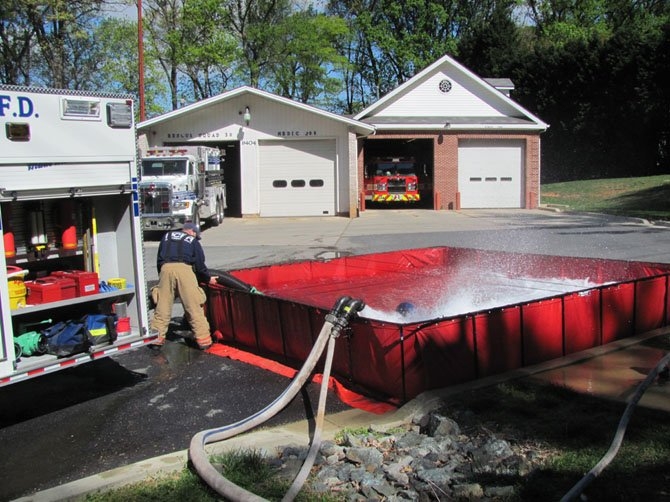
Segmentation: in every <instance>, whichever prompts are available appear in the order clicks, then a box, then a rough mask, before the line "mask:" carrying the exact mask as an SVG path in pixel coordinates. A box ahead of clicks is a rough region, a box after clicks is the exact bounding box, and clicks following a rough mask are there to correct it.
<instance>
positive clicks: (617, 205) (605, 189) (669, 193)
mask: <svg viewBox="0 0 670 502" xmlns="http://www.w3.org/2000/svg"><path fill="white" fill-rule="evenodd" d="M541 201H542V204H557V205H566V206H568V207H569V208H570V209H572V210H575V211H587V212H596V213H605V214H614V215H619V216H633V217H638V218H646V219H649V220H670V175H659V176H644V177H638V178H611V179H598V180H579V181H568V182H563V183H547V184H543V185H542V187H541Z"/></svg>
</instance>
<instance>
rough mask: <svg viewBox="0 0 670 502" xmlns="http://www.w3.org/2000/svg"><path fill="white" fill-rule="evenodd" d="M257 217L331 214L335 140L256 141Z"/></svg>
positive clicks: (332, 206)
mask: <svg viewBox="0 0 670 502" xmlns="http://www.w3.org/2000/svg"><path fill="white" fill-rule="evenodd" d="M259 196H260V209H261V216H324V215H334V214H335V140H306V141H262V142H260V191H259Z"/></svg>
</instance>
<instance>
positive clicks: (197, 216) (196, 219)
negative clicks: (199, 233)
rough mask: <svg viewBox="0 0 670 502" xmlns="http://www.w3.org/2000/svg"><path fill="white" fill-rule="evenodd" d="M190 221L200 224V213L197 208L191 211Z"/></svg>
mask: <svg viewBox="0 0 670 502" xmlns="http://www.w3.org/2000/svg"><path fill="white" fill-rule="evenodd" d="M191 221H192V222H193V223H195V224H196V225H198V226H200V213H199V212H198V209H197V208H196V210H195V211H193V216H192V217H191Z"/></svg>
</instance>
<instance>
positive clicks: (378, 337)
mask: <svg viewBox="0 0 670 502" xmlns="http://www.w3.org/2000/svg"><path fill="white" fill-rule="evenodd" d="M232 274H233V275H234V276H235V277H237V278H238V279H240V280H242V281H245V282H247V283H249V284H253V285H254V286H256V287H257V288H258V289H259V290H261V291H263V293H265V295H261V296H259V295H254V294H249V293H243V292H238V291H232V290H229V289H226V288H225V287H223V286H217V285H213V286H210V287H209V289H208V294H209V301H208V310H209V318H210V321H211V324H212V329H213V330H218V331H219V332H220V333H221V334H222V336H223V342H224V343H228V344H230V345H236V346H238V347H241V348H244V349H245V350H250V351H253V352H254V353H257V354H259V355H261V356H263V357H267V358H269V359H273V360H276V361H279V362H281V363H283V364H286V365H288V366H290V367H293V368H299V367H300V366H301V365H302V363H303V362H304V360H305V359H306V357H307V355H308V354H309V352H310V350H311V348H312V344H313V342H314V340H315V338H316V336H317V335H318V332H319V330H320V328H321V326H322V325H323V321H324V316H325V314H326V313H327V312H328V311H329V310H330V307H331V306H332V305H333V304H334V302H335V301H336V300H337V299H338V298H339V297H341V296H343V295H348V296H351V297H354V298H360V299H362V300H363V301H364V302H365V303H366V305H367V306H368V307H370V308H372V309H374V310H375V311H376V312H377V311H382V312H388V313H390V314H391V315H392V316H393V315H395V317H391V320H388V319H385V320H378V319H377V318H374V316H372V315H367V314H366V311H365V310H364V311H363V312H362V313H361V317H359V318H357V319H356V320H354V322H353V323H352V324H351V336H350V337H343V338H341V339H340V340H338V342H337V345H336V349H335V357H334V361H333V369H332V374H333V376H334V377H335V378H336V379H337V380H338V381H339V382H340V383H341V384H343V385H345V386H347V387H349V388H352V389H355V390H357V391H360V392H363V393H364V394H366V395H368V396H370V397H374V398H377V399H383V400H387V401H388V402H393V403H402V402H405V401H408V400H409V399H412V398H414V397H415V396H417V395H418V394H420V393H421V392H423V391H425V390H429V389H433V388H439V387H446V386H449V385H454V384H457V383H462V382H466V381H469V380H474V379H477V378H482V377H484V376H489V375H494V374H498V373H502V372H505V371H509V370H513V369H518V368H520V367H524V366H527V365H531V364H536V363H540V362H544V361H548V360H550V359H554V358H558V357H562V356H564V355H567V354H571V353H574V352H577V351H580V350H584V349H588V348H591V347H594V346H598V345H602V344H605V343H609V342H611V341H614V340H618V339H621V338H625V337H629V336H633V335H635V334H639V333H643V332H646V331H650V330H653V329H656V328H660V327H662V326H666V325H667V324H668V322H669V319H670V317H669V316H670V314H669V311H670V308H669V307H670V295H669V294H668V288H669V283H670V279H669V278H670V264H659V263H646V262H628V261H620V260H604V259H590V258H570V257H557V256H546V255H533V254H521V253H503V252H494V251H483V250H476V249H467V248H450V247H435V248H425V249H412V250H403V251H394V252H389V253H375V254H369V255H360V256H352V257H344V258H337V259H333V260H330V261H304V262H297V263H287V264H282V265H272V266H267V267H257V268H250V269H243V270H237V271H234V272H232ZM522 279H523V280H528V279H530V280H533V281H539V284H540V286H539V289H540V291H542V288H543V287H544V286H543V285H544V284H546V285H547V292H546V294H542V297H537V294H538V293H537V291H533V294H534V295H535V296H536V297H534V298H531V299H529V300H515V301H510V300H509V298H511V297H508V296H505V294H506V292H507V291H508V289H511V288H512V286H510V285H509V284H506V283H505V281H511V282H512V283H515V284H516V285H514V287H516V288H521V289H523V287H524V286H523V285H521V286H519V284H520V281H521V280H522ZM586 279H588V283H587V282H583V284H582V282H580V281H585V280H586ZM557 281H558V282H560V281H577V282H576V284H573V285H572V286H571V288H572V289H571V290H570V291H567V292H566V291H562V292H554V291H552V288H554V286H555V284H557ZM473 287H478V288H480V289H479V290H478V293H477V294H479V295H480V296H481V295H482V294H483V295H484V296H486V295H487V292H488V291H489V290H494V289H496V288H498V289H501V291H502V293H503V298H504V299H503V300H501V301H500V304H495V305H487V306H486V307H485V308H475V309H473V310H472V311H463V312H456V313H449V314H447V315H435V314H434V312H436V310H435V309H439V308H440V302H441V301H443V300H444V299H445V298H447V299H448V298H452V297H456V296H457V295H458V294H459V292H461V291H463V290H466V289H468V288H473ZM531 289H532V288H531ZM403 301H410V302H412V303H414V304H415V306H417V307H418V308H420V309H421V310H422V311H425V312H428V317H427V318H420V319H412V320H411V322H402V319H400V322H399V321H398V320H399V317H398V314H395V309H396V306H397V305H398V304H399V303H401V302H403ZM506 301H510V304H505V302H506ZM431 314H432V317H431Z"/></svg>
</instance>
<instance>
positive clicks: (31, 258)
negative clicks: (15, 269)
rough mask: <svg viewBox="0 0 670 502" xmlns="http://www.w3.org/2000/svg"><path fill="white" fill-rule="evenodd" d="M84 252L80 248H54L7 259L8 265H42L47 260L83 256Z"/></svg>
mask: <svg viewBox="0 0 670 502" xmlns="http://www.w3.org/2000/svg"><path fill="white" fill-rule="evenodd" d="M83 255H84V250H83V249H82V248H81V247H79V248H77V249H60V248H52V249H46V250H43V251H35V252H31V253H21V254H17V255H16V256H11V257H6V258H5V261H6V262H7V265H20V264H22V263H40V262H43V261H47V260H55V259H59V258H71V257H73V256H83Z"/></svg>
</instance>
